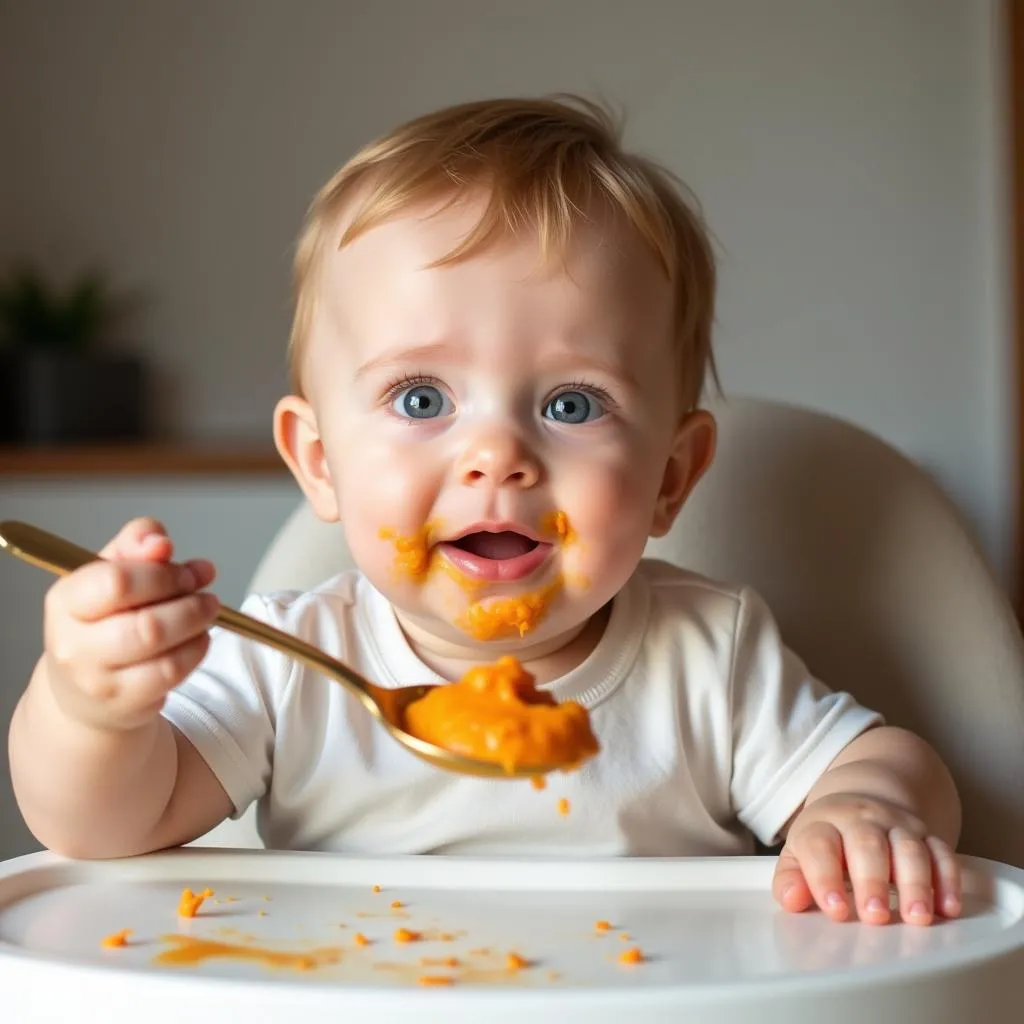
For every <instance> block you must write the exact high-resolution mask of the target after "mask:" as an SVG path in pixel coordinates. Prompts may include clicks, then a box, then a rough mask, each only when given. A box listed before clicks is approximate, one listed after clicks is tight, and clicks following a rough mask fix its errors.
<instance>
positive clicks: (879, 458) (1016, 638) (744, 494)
mask: <svg viewBox="0 0 1024 1024" xmlns="http://www.w3.org/2000/svg"><path fill="white" fill-rule="evenodd" d="M709 408H710V409H711V411H712V412H713V413H714V415H715V417H716V419H717V421H718V426H719V445H718V454H717V456H716V459H715V463H714V465H713V466H712V468H711V470H710V471H709V472H708V474H707V476H706V478H705V479H704V480H703V481H701V483H700V484H699V485H698V487H697V488H696V490H695V492H694V494H693V496H692V498H691V499H690V501H689V502H688V503H687V505H686V507H685V508H684V510H683V512H682V514H681V515H680V517H679V519H678V521H677V523H676V525H675V527H674V529H673V530H672V532H671V533H670V534H669V535H668V536H667V537H665V538H662V539H660V540H656V541H652V542H651V543H650V544H649V545H648V554H649V555H650V556H652V557H657V558H662V559H665V560H667V561H670V562H674V563H676V564H678V565H683V566H686V567H687V568H688V569H692V570H695V571H697V572H701V573H704V574H706V575H708V576H711V577H713V578H716V579H720V580H725V581H735V582H744V583H749V584H750V585H752V586H753V587H754V588H755V589H756V590H758V591H759V592H760V593H761V594H762V595H763V596H764V597H765V599H766V600H767V601H768V604H769V606H770V607H771V609H772V610H773V612H774V614H775V616H776V618H777V620H778V622H779V625H780V628H781V630H782V633H783V636H784V637H785V639H786V641H787V643H789V645H790V646H791V647H793V648H794V649H795V650H796V651H797V652H798V653H799V654H800V655H801V657H802V658H803V659H804V660H805V661H806V663H807V664H808V666H809V668H810V669H811V671H812V672H814V674H815V675H817V676H818V677H819V678H821V679H822V680H823V681H824V682H825V683H826V684H827V685H829V686H830V687H831V688H833V689H841V690H847V691H849V692H850V693H852V694H854V695H855V696H856V697H857V699H858V700H860V701H861V702H862V703H864V704H866V705H867V706H869V707H873V708H875V709H877V710H879V711H881V712H882V713H883V714H884V715H885V717H886V720H887V721H888V722H889V723H890V724H893V725H900V726H904V727H906V728H908V729H911V730H913V731H914V732H917V733H918V734H920V735H921V736H923V737H925V738H926V739H927V740H928V741H929V742H930V743H932V744H933V745H934V746H935V747H936V749H937V750H938V751H939V752H940V754H941V755H942V757H943V758H944V760H945V761H946V763H947V764H948V765H949V767H950V769H951V770H952V772H953V775H954V777H955V778H956V781H957V784H958V786H959V789H960V794H961V798H962V802H963V808H964V814H963V832H962V837H961V842H960V847H959V848H960V850H961V851H962V852H964V853H968V854H974V855H976V856H982V857H990V858H993V859H995V860H1000V861H1003V862H1005V863H1008V864H1013V865H1017V866H1022V867H1024V641H1022V637H1021V632H1020V629H1019V627H1018V624H1017V621H1016V618H1015V616H1014V613H1013V610H1012V608H1011V606H1010V603H1009V601H1008V600H1007V598H1006V596H1005V594H1004V592H1003V591H1002V590H1001V588H1000V587H999V585H998V584H997V582H996V581H995V579H994V577H993V574H992V572H991V571H990V569H989V568H988V566H987V565H986V562H985V560H984V558H983V557H982V555H981V553H980V552H979V549H978V547H977V545H976V544H975V542H974V540H973V539H972V537H971V535H970V533H969V532H968V530H967V529H966V528H965V527H964V525H963V523H962V521H961V519H960V517H959V516H958V514H957V512H956V510H955V509H954V507H953V505H952V503H951V502H950V501H949V500H948V499H947V498H946V497H945V495H944V494H943V493H942V492H941V491H940V490H939V488H938V487H937V486H936V484H935V483H934V482H933V481H932V480H931V478H930V477H928V476H927V475H926V474H925V473H924V472H923V471H922V470H921V469H919V468H918V467H917V466H916V465H914V463H912V462H911V461H910V460H909V459H907V458H905V457H904V456H902V455H901V454H899V453H898V452H897V451H895V450H894V449H893V448H892V447H890V446H889V445H887V444H886V443H884V442H883V441H881V440H879V439H878V438H877V437H874V436H873V435H871V434H869V433H867V432H866V431H864V430H862V429H860V428H858V427H856V426H853V425H851V424H849V423H846V422H843V421H841V420H838V419H835V418H833V417H831V416H828V415H824V414H822V413H818V412H813V411H811V410H809V409H805V408H797V407H794V406H788V405H783V404H779V403H775V402H771V401H765V400H760V399H752V398H730V399H727V400H718V401H715V402H712V403H711V404H710V405H709ZM351 564H352V563H351V559H350V556H349V554H348V551H347V548H346V545H345V541H344V537H343V535H342V532H341V529H340V527H338V526H336V525H333V526H326V525H324V524H322V523H320V522H318V521H317V520H316V518H315V517H314V516H313V513H312V512H311V511H310V509H309V508H308V506H306V505H303V506H301V507H300V508H298V509H297V510H296V511H295V513H294V514H293V515H292V516H291V517H290V518H289V520H288V521H287V522H286V523H285V524H284V526H283V527H282V529H281V531H280V533H279V534H278V536H277V537H276V539H275V540H274V542H273V543H272V544H271V546H270V548H269V549H268V551H267V553H266V555H265V556H264V558H263V560H262V562H261V564H260V565H259V567H258V569H257V571H256V573H255V576H254V577H253V580H252V583H251V588H250V589H251V590H253V591H261V592H266V591H272V590H280V589H291V588H298V589H303V588H308V587H311V586H313V585H315V584H316V583H318V582H321V581H322V580H324V579H326V578H328V577H330V576H331V575H333V574H334V573H336V572H339V571H340V570H342V569H345V568H348V567H350V566H351ZM251 819H252V814H251V812H249V813H247V814H246V815H245V816H244V817H243V818H242V819H241V820H240V821H238V822H227V823H225V825H223V826H221V827H220V828H219V829H217V830H215V831H214V832H213V833H211V834H210V835H209V836H207V837H204V838H203V839H202V840H200V842H214V843H222V844H225V845H253V844H254V843H256V842H258V840H256V833H255V829H254V827H253V825H252V820H251Z"/></svg>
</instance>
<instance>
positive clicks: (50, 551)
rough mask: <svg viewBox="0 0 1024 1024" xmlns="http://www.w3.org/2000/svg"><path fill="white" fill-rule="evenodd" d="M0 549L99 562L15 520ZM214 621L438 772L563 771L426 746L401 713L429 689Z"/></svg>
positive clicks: (42, 562) (228, 612) (70, 562)
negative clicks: (296, 671)
mask: <svg viewBox="0 0 1024 1024" xmlns="http://www.w3.org/2000/svg"><path fill="white" fill-rule="evenodd" d="M0 548H3V549H4V550H5V551H7V552H9V553H10V554H12V555H15V556H17V557H18V558H20V559H22V560H23V561H25V562H29V563H30V564H32V565H35V566H38V567H39V568H40V569H46V570H48V571H49V572H52V573H56V574H57V575H58V576H63V575H65V574H67V573H69V572H73V571H74V570H75V569H78V568H80V567H81V566H83V565H86V564H88V563H89V562H95V561H98V560H99V559H100V556H99V555H98V554H96V553H95V552H93V551H89V550H87V549H86V548H82V547H79V546H78V545H77V544H73V543H72V542H71V541H69V540H65V539H64V538H63V537H58V536H57V535H56V534H53V533H49V532H47V531H46V530H41V529H40V528H39V527H37V526H32V525H30V524H29V523H20V522H16V521H7V522H3V523H0ZM214 621H215V622H216V624H217V625H218V626H220V627H221V628H222V629H226V630H229V631H230V632H232V633H237V634H238V635H239V636H244V637H246V638H247V639H249V640H255V641H256V642H257V643H261V644H267V646H269V647H273V648H276V649H277V650H279V651H280V652H281V653H282V654H285V655H287V656H288V657H290V658H294V659H296V660H297V661H301V662H303V663H304V664H305V665H308V666H309V667H310V668H312V669H314V670H315V671H317V672H319V673H321V674H322V675H324V676H326V677H327V678H328V679H332V680H334V681H335V682H338V683H341V685H342V686H344V687H345V688H346V689H347V690H349V691H350V692H351V693H353V694H355V696H357V697H358V698H359V700H360V701H361V702H362V704H363V707H365V708H366V710H367V711H369V712H370V714H371V715H373V716H374V718H376V719H377V721H378V722H380V724H381V725H382V726H384V728H385V729H386V730H387V731H388V732H389V733H390V734H391V736H392V737H393V738H394V739H396V740H397V741H398V742H399V743H401V744H402V746H404V747H405V748H407V749H408V750H411V751H412V752H413V753H414V754H415V755H416V756H417V757H420V758H422V759H423V760H424V761H427V762H428V763H430V764H432V765H434V766H435V767H437V768H444V769H445V770H447V771H450V772H457V773H459V774H461V775H476V776H480V777H482V778H493V779H498V778H501V779H513V778H532V777H534V776H538V775H546V774H548V773H549V772H554V771H560V770H562V769H564V768H565V767H567V766H566V765H558V764H553V765H533V764H531V765H529V766H522V767H518V768H514V769H512V770H511V771H508V770H506V768H505V766H504V765H501V764H497V763H492V762H490V761H483V760H480V759H478V758H475V757H466V756H464V755H462V754H454V753H452V752H451V751H449V750H445V749H444V748H443V747H438V746H436V745H435V744H433V743H427V742H426V741H425V740H421V739H419V738H418V737H416V736H413V735H412V734H411V733H408V732H406V730H405V729H404V727H403V723H404V721H405V709H406V708H407V707H408V706H409V705H410V704H411V703H412V702H413V701H415V700H419V699H420V698H421V697H423V696H424V695H425V694H426V693H427V692H428V691H430V690H431V689H433V685H423V686H402V687H399V688H398V689H394V690H389V689H386V688H385V687H382V686H375V685H374V684H373V683H371V682H370V681H369V680H368V679H366V678H365V677H363V676H362V675H360V674H359V673H358V672H356V671H355V670H354V669H352V668H349V666H348V665H346V664H344V663H343V662H341V661H338V660H337V658H332V657H331V656H330V655H329V654H326V653H325V652H324V651H322V650H320V649H319V648H318V647H314V646H313V645H312V644H308V643H306V642H305V641H304V640H300V639H299V638H298V637H296V636H292V635H291V634H290V633H285V632H283V631H282V630H280V629H275V628H274V627H273V626H269V625H267V623H265V622H261V621H260V620H259V619H254V618H253V617H252V616H250V615H245V614H244V613H243V612H239V611H235V609H233V608H226V607H224V606H223V605H221V607H220V608H219V609H218V611H217V616H216V619H215V620H214Z"/></svg>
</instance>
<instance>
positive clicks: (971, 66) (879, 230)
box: [0, 0, 1014, 700]
mask: <svg viewBox="0 0 1024 1024" xmlns="http://www.w3.org/2000/svg"><path fill="white" fill-rule="evenodd" d="M996 9H997V4H996V0H770V2H763V0H662V2H659V0H629V2H623V0H516V2H515V3H498V2H496V0H495V2H480V0H430V2H429V3H424V2H420V0H405V2H402V0H374V2H373V3H366V2H354V0H352V2H346V0H301V2H289V0H216V2H208V0H176V2H174V3H158V2H156V0H142V2H137V0H89V2H88V3H79V2H76V0H34V2H32V3H21V4H15V3H10V4H6V5H3V6H2V11H0V127H3V126H4V125H9V126H10V127H9V128H7V129H5V130H3V132H2V133H0V140H2V141H0V146H2V147H3V157H2V160H0V262H2V261H3V259H4V258H5V257H8V256H11V255H19V256H21V255H31V256H36V257H38V258H40V259H42V260H43V261H45V263H46V264H47V265H48V266H50V267H52V268H53V269H54V271H55V272H58V273H64V272H67V271H69V270H70V269H73V268H75V267H78V266H79V265H81V264H82V263H84V262H87V261H90V260H99V261H101V262H103V263H104V264H105V265H107V266H108V267H109V268H111V269H112V270H113V271H114V272H115V273H116V275H117V278H118V279H119V280H120V281H122V282H124V283H125V284H127V285H132V286H142V287H144V288H146V289H148V290H149V291H150V292H151V294H152V298H153V301H152V304H151V305H150V307H149V308H148V311H147V313H146V315H145V317H144V318H143V320H142V322H141V324H140V329H139V338H140V339H141V341H142V342H143V343H144V344H145V347H146V350H147V352H148V353H149V354H150V356H151V358H152V360H153V362H154V364H155V365H156V367H157V368H158V370H159V373H160V384H161V386H160V389H159V394H158V401H157V417H158V420H159V422H160V423H161V424H162V425H163V426H164V427H166V428H167V429H169V430H172V431H175V432H178V433H183V434H189V433H191V434H207V433H225V432H226V433H232V432H236V433H246V434H251V433H265V432H266V430H267V426H268V418H269V412H270V409H271V406H272V403H273V401H274V400H275V398H276V397H277V395H278V394H279V391H280V388H281V387H282V383H283V348H284V338H285V335H286V332H287V325H288V309H287V307H288V280H287V270H288V261H289V251H290V246H291V244H292V240H293V238H294V236H295V233H296V230H297V228H298V224H299V220H300V217H301V214H302V211H303V209H304V207H305V205H306V203H307V202H308V200H309V198H310V196H311V195H312V193H313V191H314V190H315V189H316V187H317V186H318V185H319V184H320V183H321V182H322V181H323V180H324V179H325V178H326V177H327V176H328V174H329V173H330V172H331V171H332V170H333V169H334V168H335V167H336V166H337V165H338V164H339V163H340V162H341V161H342V160H343V159H344V158H345V157H346V156H347V155H349V154H350V153H351V152H352V151H353V150H354V149H355V148H356V147H357V146H358V145H359V144H361V143H362V142H363V141H365V140H367V139H368V138H369V137H371V136H372V135H374V134H375V133H378V132H380V131H381V130H384V129H386V128H387V127H389V126H390V125H392V124H393V123H394V122H396V121H398V120H400V119H404V118H407V117H409V116H412V115H414V114H417V113H420V112H422V111H424V110H426V109H428V108H432V107H436V106H438V105H439V104H444V103H449V102H453V101H457V100H464V99H468V98H474V97H481V96H487V95H495V94H507V93H539V92H545V91H550V90H575V91H583V92H587V93H589V94H602V95H604V96H605V97H607V98H609V99H611V100H612V101H615V102H617V103H621V104H623V105H624V106H625V108H626V110H627V113H628V115H629V121H628V137H629V139H630V141H631V142H632V143H633V144H635V145H636V146H637V147H639V148H642V149H644V150H646V151H648V152H650V153H651V154H653V155H654V156H656V157H658V158H660V159H661V160H663V161H665V162H667V163H668V164H669V165H670V166H671V167H672V168H673V169H674V170H675V171H677V172H678V173H679V174H680V175H681V176H683V177H684V178H685V179H686V180H687V181H688V182H689V183H690V184H691V186H692V187H693V188H694V189H695V191H696V192H697V194H698V195H699V196H700V197H701V199H702V200H703V203H704V206H705V209H706V212H707V215H708V217H709V219H710V222H711V224H712V226H713V228H714V230H715V232H716V234H717V236H718V238H719V240H720V243H721V249H722V292H721V315H720V330H719V333H718V351H719V358H720V362H721V367H722V370H723V380H724V383H725V386H726V389H727V390H732V391H737V392H757V393H760V394H764V395H769V396H774V397H779V398H784V399H789V400H793V401H798V402H802V403H805V404H809V405H812V406H817V407H820V408H825V409H828V410H831V411H834V412H837V413H839V414H841V415H843V416H846V417H848V418H850V419H853V420H855V421H857V422H860V423H862V424H865V425H868V426H869V427H871V428H872V429H874V430H876V431H877V432H879V433H881V434H882V435H883V436H885V437H886V438H888V439H889V440H891V441H892V442H893V443H895V444H896V445H898V446H899V447H900V448H902V449H903V450H905V451H906V452H907V453H908V454H910V455H911V456H912V457H914V458H916V459H918V460H919V461H920V462H921V463H923V464H924V465H925V466H926V467H927V468H929V469H930V470H932V471H933V472H934V473H935V474H936V476H937V477H938V478H939V479H940V481H941V482H942V483H943V485H944V486H945V487H946V488H947V489H948V490H949V491H950V492H951V493H952V495H953V496H954V498H955V499H956V500H957V501H958V502H959V503H960V505H961V507H962V508H963V509H964V510H965V512H966V514H967V516H968V517H969V519H970V520H971V521H972V522H973V524H974V525H975V527H976V529H977V531H978V533H979V534H980V536H981V539H982V540H983V542H984V545H985V547H986V549H987V551H988V552H989V555H990V557H991V559H992V560H993V562H994V563H995V564H996V566H997V567H998V568H999V570H1000V571H1002V572H1003V573H1004V576H1005V575H1006V573H1007V571H1008V551H1009V543H1008V536H1009V526H1010V489H1011V487H1012V483H1013V477H1014V474H1013V473H1011V472H1010V469H1011V467H1010V439H1011V431H1010V421H1009V416H1010V395H1009V392H1008V388H1009V386H1010V380H1011V377H1010V374H1009V372H1008V369H1007V368H1008V365H1009V355H1010V351H1009V344H1008V335H1007V328H1006V315H1005V297H1006V294H1007V288H1006V283H1005V273H1006V260H1005V254H1004V250H1005V238H1004V232H1005V230H1006V220H1007V217H1006V213H1005V210H1006V206H1005V202H1004V199H1003V194H1002V187H1003V182H1002V180H1001V175H1000V173H999V169H1000V163H999V161H1000V158H1001V152H1002V141H1001V138H1000V128H1001V120H1000V116H1001V108H1000V101H999V96H1000V88H1001V82H1000V76H1001V63H1000V61H999V59H997V57H996V55H995V54H996V42H997V36H998V26H997V24H996V14H995V11H996ZM5 226H6V227H5ZM165 497H167V496H166V495H158V494H154V500H155V501H156V503H157V506H158V507H156V508H155V511H157V512H158V513H159V514H165V510H164V508H163V507H162V503H163V502H164V500H165ZM93 501H94V502H100V498H99V497H96V498H94V499H93ZM243 501H244V499H236V498H234V497H231V496H230V495H229V494H227V493H224V494H223V495H222V496H221V497H220V498H218V499H217V500H216V501H214V502H213V504H212V505H209V504H207V505H204V504H201V503H200V504H197V505H190V504H188V503H187V502H186V503H185V504H182V505H175V506H174V515H175V516H176V517H177V518H178V519H179V521H180V528H181V529H182V530H183V531H188V530H192V531H193V536H195V537H197V538H199V537H200V536H201V535H202V534H201V533H200V532H199V528H200V524H201V525H202V526H203V527H206V526H208V527H209V528H210V529H211V530H220V531H222V534H223V535H224V536H225V539H226V540H227V539H230V531H225V530H224V523H225V520H226V518H227V517H228V515H229V513H230V514H234V511H236V510H237V509H239V508H240V507H242V503H243ZM0 502H2V503H3V504H4V506H5V507H4V514H7V508H6V503H7V497H6V496H5V495H0ZM220 502H223V504H221V503H220ZM90 507H91V508H93V509H94V512H93V513H90V514H91V515H94V516H95V517H96V518H94V519H92V520H91V521H90V522H89V524H88V529H89V531H90V532H92V533H94V534H96V535H97V536H100V535H102V534H103V533H105V532H107V530H108V528H109V526H110V525H112V523H111V522H110V519H111V518H116V516H112V515H111V514H112V512H113V511H114V510H113V509H111V508H108V507H106V506H103V505H102V503H101V502H100V503H99V504H93V505H92V506H90ZM79 532H80V531H79ZM257 532H258V531H257ZM263 532H266V531H263ZM253 552H254V548H253V547H252V546H251V545H249V543H248V542H246V545H245V552H244V557H249V556H250V555H251V554H252V553H253ZM238 557H243V553H241V552H240V553H239V556H238ZM3 570H4V575H3V576H0V580H5V579H7V578H8V575H9V569H8V567H7V566H4V567H3ZM239 578H241V573H240V576H239ZM25 579H26V580H35V577H32V576H31V575H29V576H27V577H25ZM37 582H38V581H37ZM32 585H33V586H35V583H33V584H32ZM37 590H38V588H37ZM4 595H5V596H3V598H2V600H3V602H4V607H5V608H6V606H7V602H8V600H10V598H9V596H6V595H7V592H6V591H5V592H4ZM35 596H38V595H37V593H36V592H35V591H33V601H31V602H29V603H28V604H27V605H25V607H24V608H23V609H21V610H20V611H19V618H18V620H17V621H18V625H17V626H14V627H10V628H12V629H14V631H15V632H14V636H15V638H17V637H20V636H22V635H25V634H26V633H28V634H31V632H32V630H33V629H36V628H37V619H36V616H37V612H38V605H37V603H36V602H35V600H34V597H35ZM4 649H5V651H6V645H5V648H4ZM20 679H21V677H20V676H19V675H18V674H17V673H14V674H13V676H8V677H7V678H5V680H4V683H3V685H4V686H7V687H10V686H12V685H14V686H17V685H20ZM3 699H8V700H9V699H10V697H9V694H3V693H0V700H3Z"/></svg>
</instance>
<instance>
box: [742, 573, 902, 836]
mask: <svg viewBox="0 0 1024 1024" xmlns="http://www.w3.org/2000/svg"><path fill="white" fill-rule="evenodd" d="M730 695H731V713H732V740H733V753H732V776H731V783H730V791H731V798H732V804H733V808H734V810H735V812H736V816H737V817H738V819H739V820H740V821H741V822H742V823H743V824H744V825H745V826H746V827H747V828H748V829H749V830H750V831H751V832H752V833H753V834H754V835H755V836H757V838H758V839H759V840H760V841H761V842H762V843H764V844H765V845H767V846H771V845H773V844H774V843H776V842H778V834H779V831H780V830H781V829H782V827H783V826H784V825H785V824H786V822H787V821H788V820H789V819H790V817H792V815H793V814H794V812H795V811H796V810H797V809H798V808H799V807H800V805H801V804H802V803H803V801H804V799H805V798H806V796H807V794H808V793H809V792H810V790H811V788H812V787H813V786H814V784H815V783H816V782H817V781H818V779H819V778H820V777H821V776H822V774H824V772H825V770H826V769H827V768H828V766H829V764H831V762H832V761H833V760H834V759H835V758H836V756H837V755H838V754H839V753H840V752H841V751H842V749H843V748H844V747H845V746H846V745H847V744H848V743H849V742H850V741H851V740H853V739H854V738H855V737H856V736H858V735H859V734H860V733H862V732H864V730H865V729H867V728H869V727H870V726H872V725H877V724H880V723H881V722H882V718H881V716H880V715H878V714H877V713H875V712H873V711H869V710H868V709H867V708H864V707H862V706H861V705H859V704H858V703H857V702H856V701H855V700H854V699H853V698H852V697H851V696H850V695H849V694H848V693H834V692H832V691H830V690H828V689H827V688H826V687H825V686H824V685H822V683H820V682H819V681H818V680H817V679H815V678H814V677H813V676H812V675H811V674H810V673H809V672H808V670H807V668H806V666H805V665H804V664H803V662H802V661H801V660H800V659H799V658H798V657H797V656H796V655H795V654H794V653H793V652H792V651H790V650H789V649H788V648H787V647H786V646H785V644H783V642H782V638H781V636H780V635H779V630H778V627H777V626H776V624H775V621H774V620H773V618H772V616H771V613H770V612H769V611H768V608H767V606H766V605H765V603H764V601H763V600H762V599H761V598H760V597H759V596H758V595H757V594H755V593H754V592H753V591H751V590H749V589H747V588H744V589H743V590H742V591H741V595H740V601H739V605H738V611H737V622H736V631H735V639H734V651H733V664H732V673H731V680H730Z"/></svg>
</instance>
